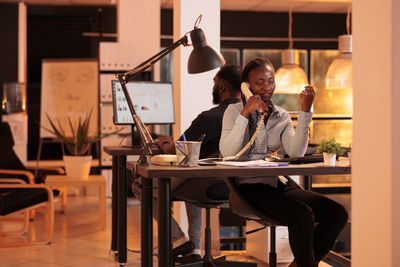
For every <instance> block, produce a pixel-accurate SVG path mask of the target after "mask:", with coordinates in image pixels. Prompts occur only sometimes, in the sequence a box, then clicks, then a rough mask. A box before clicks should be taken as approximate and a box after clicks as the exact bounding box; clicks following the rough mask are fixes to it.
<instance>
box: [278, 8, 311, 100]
mask: <svg viewBox="0 0 400 267" xmlns="http://www.w3.org/2000/svg"><path fill="white" fill-rule="evenodd" d="M275 83H276V89H275V93H277V94H299V93H300V92H301V91H302V90H303V88H304V86H306V85H308V79H307V75H306V74H305V72H304V70H303V69H302V68H301V67H300V66H299V50H297V49H293V40H292V1H290V4H289V49H286V50H284V51H283V52H282V66H281V67H280V68H279V69H278V71H277V72H276V74H275Z"/></svg>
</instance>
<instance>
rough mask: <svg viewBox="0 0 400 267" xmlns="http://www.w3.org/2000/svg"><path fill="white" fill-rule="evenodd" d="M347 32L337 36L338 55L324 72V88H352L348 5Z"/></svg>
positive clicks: (348, 12) (348, 13)
mask: <svg viewBox="0 0 400 267" xmlns="http://www.w3.org/2000/svg"><path fill="white" fill-rule="evenodd" d="M346 29H347V34H345V35H341V36H339V38H338V49H339V55H337V56H336V57H335V58H334V60H333V61H332V63H331V65H330V66H329V68H328V72H327V74H326V89H344V88H353V78H352V74H353V66H352V63H351V58H352V36H351V34H350V6H349V8H348V11H347V18H346Z"/></svg>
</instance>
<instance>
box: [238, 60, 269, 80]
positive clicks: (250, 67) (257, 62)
mask: <svg viewBox="0 0 400 267" xmlns="http://www.w3.org/2000/svg"><path fill="white" fill-rule="evenodd" d="M260 66H270V67H272V69H273V70H274V71H275V68H274V65H272V63H271V61H269V59H268V58H261V57H257V58H255V59H253V60H251V61H250V62H249V63H247V64H246V66H244V69H243V71H242V82H248V81H249V73H250V72H251V71H252V70H254V69H255V68H258V67H260Z"/></svg>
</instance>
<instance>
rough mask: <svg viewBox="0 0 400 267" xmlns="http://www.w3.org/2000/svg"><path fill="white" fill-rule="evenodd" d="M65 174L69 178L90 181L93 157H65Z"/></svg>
mask: <svg viewBox="0 0 400 267" xmlns="http://www.w3.org/2000/svg"><path fill="white" fill-rule="evenodd" d="M63 160H64V166H65V172H66V175H67V176H68V177H72V178H81V179H88V178H89V173H90V165H91V163H92V156H91V155H90V156H63Z"/></svg>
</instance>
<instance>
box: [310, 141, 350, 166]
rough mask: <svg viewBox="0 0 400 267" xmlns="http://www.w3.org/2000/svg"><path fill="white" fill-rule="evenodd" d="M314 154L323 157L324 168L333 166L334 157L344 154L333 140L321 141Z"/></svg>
mask: <svg viewBox="0 0 400 267" xmlns="http://www.w3.org/2000/svg"><path fill="white" fill-rule="evenodd" d="M316 152H317V153H322V154H323V155H324V163H325V166H335V163H336V157H339V156H342V155H343V154H344V150H343V148H341V146H340V144H339V143H336V140H335V139H334V138H331V139H325V140H323V141H322V142H321V143H320V144H319V145H318V146H317V149H316Z"/></svg>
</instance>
